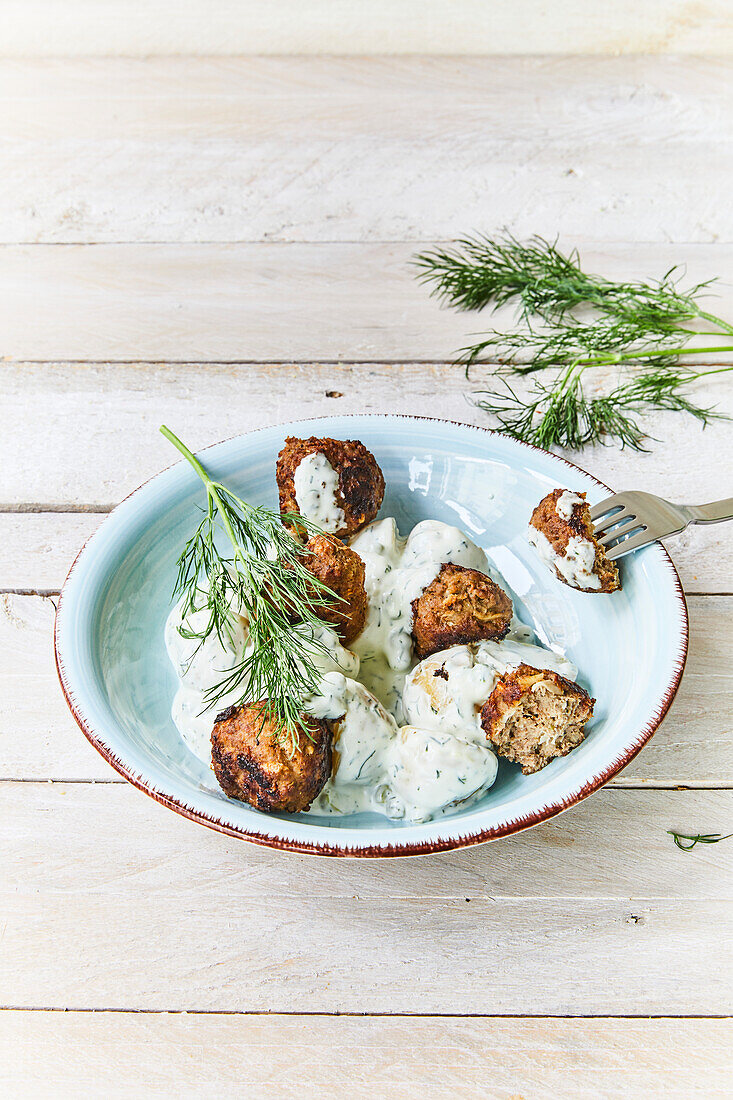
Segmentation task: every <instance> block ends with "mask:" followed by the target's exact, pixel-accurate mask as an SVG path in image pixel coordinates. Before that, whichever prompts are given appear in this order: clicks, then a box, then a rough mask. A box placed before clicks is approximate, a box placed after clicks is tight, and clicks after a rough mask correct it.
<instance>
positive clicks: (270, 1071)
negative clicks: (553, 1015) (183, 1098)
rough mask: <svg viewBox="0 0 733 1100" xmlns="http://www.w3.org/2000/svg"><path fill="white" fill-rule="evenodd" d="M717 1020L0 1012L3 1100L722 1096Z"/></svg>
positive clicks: (726, 1061) (726, 1045)
mask: <svg viewBox="0 0 733 1100" xmlns="http://www.w3.org/2000/svg"><path fill="white" fill-rule="evenodd" d="M732 1027H733V1025H732V1024H731V1021H729V1020H707V1021H703V1020H619V1019H596V1020H527V1019H493V1020H487V1019H471V1018H469V1019H463V1020H458V1019H445V1018H443V1019H440V1018H437V1019H436V1018H430V1017H422V1018H421V1019H414V1018H411V1019H400V1018H391V1019H390V1018H384V1017H378V1018H373V1019H358V1018H353V1017H339V1018H333V1017H322V1016H309V1017H308V1019H307V1020H303V1019H297V1018H296V1019H293V1018H292V1017H288V1016H267V1017H257V1016H255V1017H251V1016H247V1017H242V1016H226V1015H217V1014H210V1015H209V1014H207V1015H201V1014H197V1013H185V1014H168V1013H165V1014H152V1013H136V1014H125V1015H123V1016H120V1014H119V1013H106V1012H96V1013H93V1014H92V1013H75V1012H70V1013H57V1012H56V1013H50V1012H45V1013H30V1012H12V1011H11V1012H4V1013H2V1014H0V1085H1V1086H2V1087H3V1095H4V1096H5V1097H6V1098H7V1100H16V1098H17V1100H20V1098H21V1097H22V1098H23V1100H25V1098H26V1097H27V1096H28V1095H29V1093H30V1092H33V1091H39V1092H41V1091H43V1090H44V1089H45V1088H46V1086H47V1084H48V1081H49V1080H52V1081H53V1082H54V1087H55V1091H56V1095H63V1096H64V1097H70V1098H71V1097H82V1096H85V1095H89V1091H90V1090H93V1091H94V1092H95V1093H96V1094H97V1095H104V1096H105V1097H109V1098H111V1100H112V1098H115V1100H117V1098H122V1097H130V1098H137V1097H139V1096H140V1094H141V1089H144V1093H145V1096H146V1097H150V1098H163V1100H167V1098H168V1097H170V1096H171V1094H172V1093H175V1092H176V1091H177V1090H178V1088H179V1087H180V1084H181V1076H182V1072H184V1073H185V1078H186V1088H187V1091H188V1092H189V1093H190V1094H191V1095H194V1096H196V1097H200V1098H201V1100H208V1098H212V1100H213V1098H216V1100H228V1098H234V1097H241V1096H242V1092H243V1089H246V1094H247V1096H248V1097H249V1098H251V1100H263V1098H264V1097H271V1096H272V1095H273V1093H276V1095H277V1096H278V1097H279V1098H280V1100H316V1098H318V1097H321V1096H324V1095H325V1096H338V1095H339V1094H340V1093H341V1090H342V1089H343V1086H344V1082H345V1081H348V1092H349V1096H350V1097H352V1098H353V1100H372V1098H373V1097H374V1096H375V1095H384V1094H389V1096H390V1097H392V1098H393V1100H415V1098H417V1097H418V1096H419V1097H427V1098H429V1100H438V1098H441V1097H445V1096H446V1095H447V1094H451V1095H460V1096H461V1097H462V1098H465V1100H511V1098H515V1100H516V1098H518V1097H520V1096H522V1097H531V1098H532V1100H556V1097H558V1096H572V1097H573V1100H629V1098H632V1097H639V1096H642V1095H643V1096H644V1097H646V1098H647V1100H662V1098H663V1100H692V1098H700V1100H702V1098H705V1100H715V1098H719V1097H720V1098H722V1097H726V1096H727V1095H728V1085H729V1082H730V1072H731V1068H733V1067H732V1066H731V1061H732V1059H731V1054H730V1049H731V1029H732Z"/></svg>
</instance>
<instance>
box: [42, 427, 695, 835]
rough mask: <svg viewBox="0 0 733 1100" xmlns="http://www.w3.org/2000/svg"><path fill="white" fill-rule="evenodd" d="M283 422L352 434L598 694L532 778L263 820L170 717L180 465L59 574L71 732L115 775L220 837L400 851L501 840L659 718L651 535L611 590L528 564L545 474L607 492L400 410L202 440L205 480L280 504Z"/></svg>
mask: <svg viewBox="0 0 733 1100" xmlns="http://www.w3.org/2000/svg"><path fill="white" fill-rule="evenodd" d="M287 435H296V436H309V435H318V436H333V437H335V438H337V439H361V440H362V441H363V442H364V443H365V444H366V446H367V447H368V448H369V449H370V450H371V451H372V452H373V453H374V455H375V456H376V458H377V461H378V462H379V464H380V466H381V467H382V470H383V471H384V477H385V481H386V483H387V491H386V495H385V499H384V504H383V506H382V510H381V513H380V514H381V515H382V516H395V517H396V518H397V521H398V524H399V527H400V529H401V530H402V532H403V533H406V532H407V531H409V530H410V528H411V527H412V526H413V525H414V524H415V523H417V522H418V521H419V520H421V519H427V518H434V519H440V520H443V521H445V522H447V523H452V524H455V525H457V526H459V527H462V528H464V529H465V530H466V531H467V532H468V534H470V536H471V538H473V539H474V540H475V541H476V542H477V543H479V544H480V545H481V546H483V548H484V549H485V551H486V553H487V554H488V556H489V558H490V560H491V561H492V562H493V563H494V564H495V565H496V566H497V568H498V569H499V571H500V572H501V573H502V574H503V576H504V577H505V578H506V581H507V582H508V585H509V586H510V588H511V590H512V596H513V598H514V599H515V606H516V607H517V609H518V611H519V613H520V616H521V617H522V618H523V619H524V620H525V621H526V622H529V623H531V624H532V625H533V626H534V628H535V630H536V632H537V635H538V637H539V639H540V640H541V641H543V642H549V641H550V640H552V641H553V642H554V643H556V644H557V645H559V646H561V647H562V648H563V649H565V650H566V652H567V654H568V656H569V657H570V658H571V659H572V660H573V661H574V662H575V664H576V665H577V666H578V668H579V670H580V674H579V680H580V682H581V683H582V684H583V686H584V687H585V688H587V690H588V691H589V692H590V693H591V695H594V696H595V697H596V699H597V703H596V709H595V716H594V718H593V721H592V724H591V725H590V726H589V732H588V736H587V738H586V740H585V741H584V742H583V744H582V745H580V746H579V747H578V748H577V749H575V750H574V751H573V752H572V753H571V754H570V755H569V756H566V757H563V758H562V759H559V760H555V761H553V762H552V763H551V764H550V765H549V766H548V767H546V768H544V769H543V770H542V771H541V772H538V773H537V774H535V775H531V776H523V775H521V773H520V772H519V769H518V768H517V767H516V766H512V765H508V764H506V763H504V762H502V764H501V766H500V769H499V776H498V779H497V782H496V784H495V785H494V786H493V787H492V788H491V790H490V791H488V792H487V794H486V795H485V796H484V798H483V799H482V800H481V801H480V802H478V803H476V804H474V805H472V806H470V807H469V808H467V809H465V810H462V811H457V812H455V813H454V814H452V815H451V816H447V817H442V818H439V819H438V820H435V821H432V822H428V823H426V824H422V825H410V824H402V823H400V822H390V821H387V820H386V819H385V818H383V817H381V816H377V815H371V814H363V815H356V816H352V817H344V818H333V817H331V818H322V819H313V818H311V817H305V816H303V815H282V816H279V815H268V814H262V813H259V812H258V811H256V810H253V809H251V808H250V807H249V806H247V805H245V804H243V803H240V802H235V801H232V800H231V799H228V798H226V797H225V795H224V794H223V793H222V792H221V790H220V789H219V787H218V785H217V783H216V781H215V779H214V777H213V775H212V774H211V772H209V771H207V769H206V768H205V767H204V765H203V764H202V763H201V762H200V761H199V760H198V759H197V758H196V757H194V756H193V755H192V754H191V753H190V752H189V751H188V749H187V748H186V747H185V745H184V744H183V742H182V741H181V739H180V737H179V734H178V732H177V730H176V728H175V726H174V725H173V722H172V721H171V718H170V705H171V700H172V698H173V694H174V684H175V680H174V674H173V670H172V668H171V666H170V664H169V662H168V658H167V655H166V651H165V646H164V644H163V624H164V622H165V619H166V616H167V614H168V611H169V609H170V605H171V599H170V594H171V589H172V586H173V580H174V575H175V562H176V559H177V557H178V554H179V553H180V550H181V547H182V545H183V544H184V542H185V541H186V540H187V539H188V537H189V536H190V534H191V532H192V530H193V527H194V525H195V522H196V511H195V509H196V506H197V505H200V504H201V503H202V502H203V499H204V497H203V491H202V487H201V483H200V482H199V481H198V479H197V478H196V476H195V474H194V473H193V471H192V470H191V469H190V468H189V467H188V465H186V464H185V463H183V462H179V463H178V464H177V465H175V466H172V467H171V468H170V469H167V470H165V471H164V472H163V473H161V474H159V475H158V476H157V477H155V478H153V479H152V480H151V481H148V482H147V483H146V484H145V485H143V486H141V487H140V488H139V489H137V490H136V491H135V492H134V493H133V494H132V495H131V496H130V497H128V498H127V499H126V500H125V501H123V502H122V504H120V505H119V507H117V508H116V509H115V510H114V512H112V514H111V515H110V516H109V518H108V519H107V520H106V521H105V522H104V523H103V524H102V526H101V528H100V529H99V531H98V532H97V533H96V534H95V535H94V537H93V538H92V539H90V541H89V542H88V543H87V544H86V546H85V547H84V549H83V551H82V552H81V554H80V555H79V557H78V558H77V560H76V562H75V563H74V565H73V567H72V569H71V572H70V573H69V576H68V578H67V581H66V584H65V586H64V589H63V592H62V597H61V600H60V603H59V611H58V615H57V619H56V658H57V664H58V669H59V676H60V679H61V684H62V687H63V689H64V693H65V695H66V698H67V701H68V704H69V706H70V708H71V710H72V712H73V714H74V716H75V718H76V720H77V722H78V723H79V725H80V727H81V729H82V730H83V731H84V733H85V734H86V736H87V737H88V738H89V740H90V741H91V742H92V744H93V745H94V746H95V747H96V748H97V749H98V750H99V752H100V753H101V754H102V756H104V757H105V759H106V760H108V761H109V762H110V764H112V766H113V767H114V768H116V769H117V771H119V772H120V774H122V775H124V776H125V778H126V779H129V780H130V782H132V783H134V784H135V785H136V786H138V787H140V788H141V789H142V790H144V791H146V792H147V793H148V794H150V795H152V797H153V798H156V799H157V800H158V801H159V802H162V803H163V804H164V805H166V806H169V807H170V808H171V809H173V810H176V811H177V812H178V813H181V814H184V815H185V816H187V817H190V818H192V819H193V820H195V821H199V822H201V823H202V824H204V825H208V826H210V827H212V828H215V829H220V830H221V831H222V832H225V833H228V834H230V835H232V836H238V837H243V838H245V839H248V840H253V841H257V842H260V843H263V844H269V845H272V846H273V847H279V848H292V849H297V850H299V851H307V852H317V853H321V854H328V855H360V856H379V855H410V854H417V853H424V852H432V851H439V850H442V849H446V848H457V847H460V846H462V845H465V844H473V843H477V842H480V841H483V840H491V839H495V838H497V837H501V836H506V835H508V834H509V833H513V832H516V831H517V830H519V829H524V828H527V827H529V826H531V825H535V824H537V823H538V822H540V821H544V820H546V819H547V818H550V817H552V816H553V815H554V814H557V813H560V812H561V811H562V810H565V809H567V808H568V807H570V806H572V805H574V803H576V802H578V801H580V799H582V798H585V797H586V795H588V794H591V792H593V791H595V790H597V789H598V788H599V787H600V786H602V785H603V784H604V783H605V782H606V781H607V780H608V779H610V778H611V777H612V776H614V775H615V774H616V773H617V772H618V771H620V769H621V768H623V767H624V766H625V765H626V764H627V763H628V762H629V760H631V758H632V757H633V756H634V755H635V753H637V752H638V751H639V749H640V748H641V747H642V746H643V745H644V744H645V742H646V741H648V739H649V738H650V737H651V736H652V734H653V733H654V731H655V730H656V729H657V728H658V726H659V724H660V722H661V721H662V719H663V718H664V715H665V714H666V712H667V710H668V708H669V706H670V703H671V702H672V699H673V697H674V694H675V692H676V690H677V686H678V684H679V682H680V678H681V675H682V670H683V668H684V663H685V657H686V654H687V612H686V608H685V600H684V596H683V594H682V589H681V586H680V582H679V578H678V576H677V573H676V571H675V568H674V566H673V565H672V562H671V561H670V559H669V556H668V555H667V553H666V551H665V550H664V549H663V547H662V546H661V545H659V544H655V545H653V546H650V547H648V548H647V549H645V550H642V551H639V552H637V553H636V554H632V555H630V556H629V557H628V558H625V559H624V561H623V562H622V570H623V591H622V592H617V593H615V594H613V595H610V596H607V595H595V594H594V595H588V594H583V593H580V592H575V591H574V590H572V589H570V588H568V587H566V586H565V585H563V584H561V583H560V582H559V581H557V580H556V579H555V578H554V577H553V576H552V575H551V574H550V572H549V571H548V570H547V569H546V568H545V567H543V566H542V565H541V564H540V562H539V561H538V559H537V558H536V557H535V555H534V552H533V551H532V549H531V548H530V546H529V545H528V543H527V540H526V537H525V530H526V527H527V522H528V519H529V516H530V514H531V512H532V509H533V508H534V506H535V505H536V504H537V503H538V501H539V500H540V499H541V497H543V496H544V495H545V494H546V493H547V492H549V491H550V490H551V489H553V488H555V487H556V486H563V487H567V488H569V489H575V490H582V491H583V490H584V491H585V492H587V494H588V499H589V501H590V502H591V503H595V502H596V501H599V500H602V499H603V498H604V496H606V495H608V490H607V489H606V487H604V486H603V485H602V484H601V483H600V482H598V481H596V479H595V478H593V477H591V476H590V475H589V474H587V473H584V472H583V471H582V470H580V469H579V468H578V467H576V466H573V465H571V464H570V463H567V462H565V461H564V460H563V459H561V458H558V457H557V456H555V455H551V454H547V453H545V452H542V451H539V450H537V449H535V448H533V447H528V446H526V445H524V444H521V443H517V442H515V441H514V440H512V439H509V438H507V437H506V436H503V435H499V434H497V433H494V432H489V431H486V430H484V429H481V428H474V427H468V426H466V425H462V424H452V423H447V422H445V421H441V420H428V419H423V418H418V417H401V416H347V417H341V416H334V417H324V418H322V419H319V420H308V421H301V422H298V423H292V424H284V425H281V426H279V427H275V428H266V429H263V430H261V431H257V432H252V433H249V434H247V435H243V436H239V437H237V438H235V439H230V440H227V441H226V442H224V443H218V444H216V445H215V446H213V447H209V448H207V449H206V450H205V451H203V452H202V458H203V461H204V463H205V465H206V466H207V467H208V469H209V470H210V471H211V473H212V474H213V475H214V476H215V477H216V478H218V479H220V480H222V481H224V482H226V483H227V484H229V485H231V486H232V488H234V489H235V490H236V491H237V492H238V493H240V494H241V495H242V496H244V497H246V498H247V499H248V500H250V501H252V502H253V503H256V504H267V505H270V506H273V507H276V506H277V493H276V487H275V459H276V456H277V454H278V451H279V450H280V448H281V447H282V444H283V440H284V438H285V436H287Z"/></svg>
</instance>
